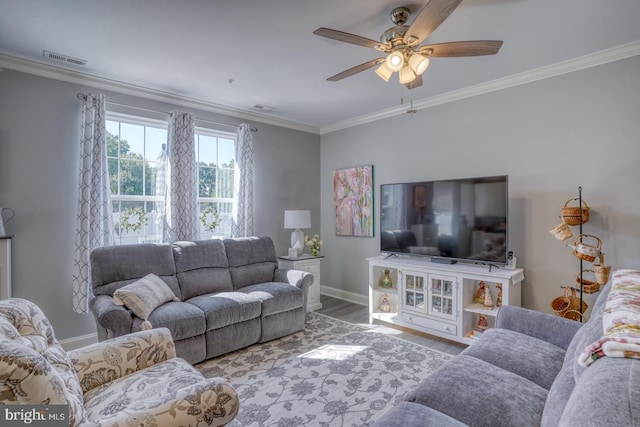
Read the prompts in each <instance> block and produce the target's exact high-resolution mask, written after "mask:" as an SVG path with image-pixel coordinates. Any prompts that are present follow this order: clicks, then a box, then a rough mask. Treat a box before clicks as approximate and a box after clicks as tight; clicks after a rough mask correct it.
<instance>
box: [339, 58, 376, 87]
mask: <svg viewBox="0 0 640 427" xmlns="http://www.w3.org/2000/svg"><path fill="white" fill-rule="evenodd" d="M383 62H384V58H377V59H372V60H371V61H368V62H365V63H364V64H360V65H356V66H355V67H353V68H349V69H348V70H345V71H343V72H341V73H338V74H336V75H335V76H331V77H329V78H328V79H327V80H329V81H330V82H337V81H338V80H342V79H345V78H347V77H350V76H353V75H354V74H358V73H359V72H361V71H365V70H368V69H369V68H373V67H375V66H376V65H378V64H382V63H383Z"/></svg>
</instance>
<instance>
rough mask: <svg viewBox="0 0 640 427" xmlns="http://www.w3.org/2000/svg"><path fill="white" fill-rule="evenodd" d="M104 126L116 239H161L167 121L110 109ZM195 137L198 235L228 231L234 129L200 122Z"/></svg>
mask: <svg viewBox="0 0 640 427" xmlns="http://www.w3.org/2000/svg"><path fill="white" fill-rule="evenodd" d="M106 129H107V157H108V163H109V181H110V188H111V199H112V203H113V214H114V221H113V222H114V226H115V234H116V235H115V240H116V244H131V243H143V242H160V241H162V215H163V212H164V201H165V199H164V195H165V186H164V185H165V184H164V182H165V178H166V179H167V185H168V177H166V172H167V167H166V165H167V163H166V159H167V150H166V144H167V123H166V122H163V121H155V120H148V119H143V118H139V117H132V116H125V115H120V114H115V113H109V114H108V115H107V120H106ZM195 142H196V163H197V167H198V170H197V173H198V212H199V220H200V238H202V239H209V238H226V237H230V236H231V233H232V226H233V220H232V212H233V208H234V204H235V199H234V193H233V185H234V168H235V135H234V134H229V133H224V132H217V131H213V130H210V129H203V128H196V141H195ZM214 225H215V227H214Z"/></svg>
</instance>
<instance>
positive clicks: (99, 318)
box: [89, 295, 133, 339]
mask: <svg viewBox="0 0 640 427" xmlns="http://www.w3.org/2000/svg"><path fill="white" fill-rule="evenodd" d="M89 308H90V309H91V312H92V313H93V315H94V317H95V318H96V323H97V324H98V327H99V328H103V329H105V330H106V331H107V336H106V337H99V338H101V339H105V338H114V337H119V336H122V335H126V334H128V333H131V328H132V327H133V318H132V317H131V312H130V311H129V310H127V309H126V308H125V307H124V306H121V305H115V304H114V303H113V298H112V297H111V296H109V295H98V296H96V297H94V298H92V299H91V302H90V303H89Z"/></svg>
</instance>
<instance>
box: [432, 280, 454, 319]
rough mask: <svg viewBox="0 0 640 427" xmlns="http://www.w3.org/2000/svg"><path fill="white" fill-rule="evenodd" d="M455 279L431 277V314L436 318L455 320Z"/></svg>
mask: <svg viewBox="0 0 640 427" xmlns="http://www.w3.org/2000/svg"><path fill="white" fill-rule="evenodd" d="M454 289H455V278H451V277H445V276H432V275H430V276H429V289H428V298H429V314H433V315H434V316H440V317H447V318H455V317H456V316H457V312H456V308H455V301H456V299H455V298H456V297H455V291H454Z"/></svg>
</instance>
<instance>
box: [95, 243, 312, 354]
mask: <svg viewBox="0 0 640 427" xmlns="http://www.w3.org/2000/svg"><path fill="white" fill-rule="evenodd" d="M150 273H153V274H155V275H157V276H159V277H160V278H161V279H162V281H164V282H165V283H166V284H167V285H168V286H169V288H170V289H171V291H173V293H174V294H175V296H176V297H178V299H179V301H172V302H166V303H164V304H163V305H161V306H159V307H157V308H156V309H155V310H153V311H152V312H151V314H150V316H149V319H148V320H149V322H150V323H151V324H152V325H153V327H165V328H168V329H169V330H170V331H171V335H172V337H173V340H174V342H175V346H176V353H177V355H178V356H179V357H182V358H184V359H186V360H187V361H189V362H190V363H198V362H200V361H203V360H205V359H210V358H212V357H215V356H219V355H221V354H225V353H228V352H231V351H234V350H237V349H240V348H243V347H247V346H249V345H252V344H255V343H258V342H265V341H269V340H273V339H276V338H280V337H283V336H285V335H288V334H291V333H294V332H296V331H299V330H301V329H303V328H304V323H305V317H306V307H307V291H308V289H309V286H310V285H311V284H312V283H313V276H312V275H311V274H309V273H306V272H303V271H295V270H284V269H280V268H278V263H277V257H276V252H275V248H274V245H273V241H272V240H271V239H270V238H268V237H248V238H237V239H226V240H224V241H223V240H202V241H194V242H176V243H173V244H138V245H122V246H109V247H103V248H99V249H96V250H94V251H93V252H92V253H91V287H92V291H93V297H92V298H91V300H90V303H89V306H90V308H91V311H92V312H93V314H94V316H95V319H96V323H97V329H98V338H99V340H101V341H102V340H104V339H107V338H113V337H117V336H120V335H125V334H129V333H131V332H135V331H138V330H140V329H141V324H142V322H143V320H142V319H140V318H138V317H136V316H135V315H133V314H132V312H131V311H130V310H128V309H127V308H126V307H125V306H121V305H116V304H115V303H114V301H113V294H114V292H115V291H116V290H117V289H119V288H121V287H123V286H125V285H128V284H130V283H133V282H135V281H136V280H138V279H140V278H142V277H144V276H146V275H147V274H150Z"/></svg>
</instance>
